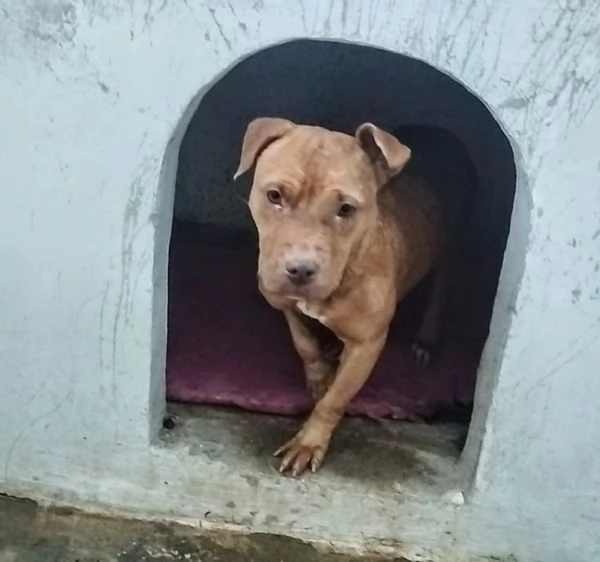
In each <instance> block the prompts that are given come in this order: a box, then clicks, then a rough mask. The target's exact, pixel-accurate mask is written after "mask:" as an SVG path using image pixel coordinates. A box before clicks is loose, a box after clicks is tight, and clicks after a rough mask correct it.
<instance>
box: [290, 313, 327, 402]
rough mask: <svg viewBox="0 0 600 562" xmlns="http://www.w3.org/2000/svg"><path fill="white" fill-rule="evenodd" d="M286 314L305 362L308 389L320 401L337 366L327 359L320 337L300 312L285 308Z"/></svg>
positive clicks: (298, 349)
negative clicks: (317, 336) (311, 329)
mask: <svg viewBox="0 0 600 562" xmlns="http://www.w3.org/2000/svg"><path fill="white" fill-rule="evenodd" d="M284 314H285V317H286V319H287V322H288V325H289V327H290V333H291V334H292V341H293V342H294V347H295V348H296V351H297V352H298V355H300V358H301V359H302V362H303V363H304V372H305V375H306V384H307V386H308V390H309V392H310V394H311V396H312V398H313V400H314V401H315V402H318V401H319V400H320V399H321V398H322V397H323V395H324V394H325V391H326V390H327V388H328V387H329V383H330V382H331V379H332V377H333V375H334V369H335V368H334V366H333V364H332V363H331V362H329V361H327V360H326V359H325V357H324V356H323V352H322V350H321V346H320V344H319V341H318V339H317V338H316V337H315V335H314V334H313V333H312V332H311V331H310V329H309V328H308V327H307V326H306V325H305V324H304V323H303V322H302V320H301V319H300V318H299V317H298V314H297V313H295V312H293V311H291V310H285V311H284Z"/></svg>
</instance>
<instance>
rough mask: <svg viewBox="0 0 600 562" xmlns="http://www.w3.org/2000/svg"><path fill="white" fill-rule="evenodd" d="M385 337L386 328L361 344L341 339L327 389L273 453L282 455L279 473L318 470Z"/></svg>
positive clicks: (297, 473)
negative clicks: (336, 364)
mask: <svg viewBox="0 0 600 562" xmlns="http://www.w3.org/2000/svg"><path fill="white" fill-rule="evenodd" d="M386 338H387V329H386V330H385V332H384V333H380V334H378V335H376V336H373V337H370V338H368V339H365V340H362V341H354V340H344V344H345V345H344V350H343V352H342V355H341V358H340V366H339V369H338V371H337V374H336V376H335V379H334V380H333V382H332V383H331V386H330V387H329V389H328V390H327V392H326V393H325V395H324V396H323V398H322V399H321V400H319V402H318V403H317V404H316V406H315V408H314V409H313V411H312V413H311V415H310V417H309V419H308V421H307V422H306V423H305V424H304V426H303V428H302V429H301V430H300V431H299V432H298V433H297V434H296V436H295V437H294V438H293V439H292V440H291V441H289V442H288V443H286V444H285V445H284V446H283V447H281V448H280V449H279V450H278V451H277V452H276V453H275V456H281V455H283V459H282V461H281V465H280V468H279V471H280V472H286V471H290V472H291V474H292V476H298V475H300V474H302V473H303V472H304V471H305V470H306V468H308V467H310V469H311V470H312V471H313V472H315V471H316V470H317V469H318V468H319V466H320V465H321V463H322V462H323V458H324V457H325V454H326V453H327V449H328V447H329V441H330V439H331V436H332V434H333V432H334V430H335V428H336V427H337V426H338V424H339V423H340V421H341V419H342V417H343V416H344V413H345V411H346V408H347V406H348V404H349V403H350V401H351V400H352V399H353V398H354V396H356V394H357V393H358V391H359V390H360V389H361V388H362V386H363V385H364V383H365V382H366V380H367V379H368V378H369V375H370V374H371V371H372V370H373V367H374V366H375V363H376V361H377V359H378V358H379V355H380V353H381V350H382V349H383V346H384V344H385V340H386Z"/></svg>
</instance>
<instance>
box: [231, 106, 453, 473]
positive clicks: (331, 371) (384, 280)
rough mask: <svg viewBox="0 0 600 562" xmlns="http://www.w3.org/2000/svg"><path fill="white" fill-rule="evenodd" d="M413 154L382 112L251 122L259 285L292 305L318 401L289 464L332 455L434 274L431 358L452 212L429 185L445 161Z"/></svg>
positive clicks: (275, 301) (311, 465)
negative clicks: (337, 123)
mask: <svg viewBox="0 0 600 562" xmlns="http://www.w3.org/2000/svg"><path fill="white" fill-rule="evenodd" d="M410 160H411V149H410V148H409V147H408V146H406V145H405V144H403V143H401V142H400V141H399V140H398V139H397V138H396V137H395V136H393V135H392V134H390V133H388V132H386V131H384V130H383V129H381V128H379V127H377V126H376V125H374V124H372V123H364V124H362V125H360V126H359V127H358V128H357V129H356V132H355V134H354V135H353V136H352V135H348V134H345V133H341V132H336V131H331V130H328V129H325V128H322V127H318V126H310V125H299V124H296V123H293V122H291V121H289V120H287V119H282V118H275V117H260V118H257V119H254V120H253V121H251V122H250V123H249V124H248V126H247V128H246V132H245V135H244V139H243V142H242V149H241V155H240V161H239V167H238V169H237V171H236V173H235V176H234V179H237V178H238V177H239V176H241V175H242V174H244V173H245V172H247V171H248V170H250V169H251V168H252V167H254V178H253V183H252V188H251V190H250V196H249V201H248V203H249V207H250V213H251V215H252V218H253V220H254V223H255V225H256V228H257V231H258V240H259V258H258V284H259V290H260V292H261V293H262V295H263V296H264V298H265V299H266V300H267V302H268V303H269V304H270V305H271V306H272V307H274V308H275V309H278V310H280V311H282V312H283V314H284V315H285V318H286V320H287V323H288V325H289V330H290V332H291V336H292V340H293V344H294V347H295V349H296V350H297V352H298V354H299V355H300V357H301V359H302V361H303V364H304V371H305V375H306V382H307V385H308V389H309V391H310V393H311V395H312V398H313V400H314V408H313V410H312V412H311V415H310V417H309V418H308V420H307V421H306V423H305V424H304V425H303V427H302V428H301V429H300V431H299V432H298V433H297V434H296V435H295V436H294V437H293V438H292V439H291V440H290V441H288V442H287V443H286V444H285V445H283V446H282V447H281V448H280V449H279V450H278V451H276V452H275V456H277V457H282V460H281V464H280V468H279V470H280V472H282V473H291V475H292V476H294V477H296V476H299V475H301V474H302V473H303V472H305V471H306V470H307V469H310V470H311V471H312V472H315V471H316V470H317V469H318V468H319V467H320V466H321V464H322V462H323V459H324V457H325V455H326V452H327V450H328V447H329V443H330V440H331V437H332V435H333V433H334V431H335V429H336V427H337V425H338V424H339V423H340V421H341V419H342V418H343V416H344V413H345V411H346V408H347V406H348V404H349V403H350V401H351V400H352V399H353V398H354V396H355V395H356V394H357V393H358V392H359V390H360V389H361V387H362V386H363V385H364V383H365V382H366V381H367V379H368V377H369V375H370V374H371V372H372V370H373V368H374V366H375V364H376V362H377V360H378V358H379V355H380V353H381V351H382V350H383V348H384V345H385V343H386V339H387V335H388V330H389V326H390V322H391V321H392V318H393V316H394V314H395V311H396V307H397V304H398V303H399V302H400V301H402V300H403V299H404V297H405V296H406V295H407V294H408V293H409V292H410V291H411V290H412V289H413V288H414V287H415V286H416V285H417V284H418V283H419V282H420V281H421V280H423V279H424V278H425V277H426V276H428V275H429V274H431V277H432V286H431V293H430V298H429V301H428V305H427V306H426V309H425V311H424V314H423V320H422V323H421V325H420V328H419V330H418V334H417V338H416V342H415V345H414V346H413V352H414V357H415V359H416V361H417V362H419V363H427V361H428V359H429V352H430V350H431V348H432V347H433V346H434V345H435V344H436V342H437V338H438V331H439V323H440V313H441V309H442V305H443V301H444V295H445V291H446V285H447V274H446V264H447V256H448V251H447V238H448V236H447V223H446V221H445V218H444V214H443V212H442V205H441V203H440V199H439V198H438V197H437V196H436V194H435V189H431V188H430V186H428V185H427V176H428V175H429V176H431V174H430V173H428V172H427V170H428V167H429V171H431V169H432V166H435V165H436V163H435V162H429V163H425V165H424V166H421V168H422V170H425V173H420V172H419V170H412V169H410V167H409V166H407V165H408V164H409V161H410ZM440 179H441V183H443V182H444V178H443V177H442V178H440ZM438 183H440V182H439V181H438ZM315 323H316V324H321V325H322V326H324V327H326V328H327V329H328V330H330V331H331V332H333V333H334V334H335V336H336V338H337V340H338V341H339V342H340V347H339V349H338V350H334V352H331V348H329V349H328V348H326V347H324V346H323V345H322V342H321V339H320V338H319V337H318V336H317V333H316V331H315V329H314V324H315Z"/></svg>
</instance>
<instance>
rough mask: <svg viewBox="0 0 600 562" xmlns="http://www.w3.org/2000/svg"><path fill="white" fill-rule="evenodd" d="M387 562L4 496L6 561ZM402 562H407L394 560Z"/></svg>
mask: <svg viewBox="0 0 600 562" xmlns="http://www.w3.org/2000/svg"><path fill="white" fill-rule="evenodd" d="M178 560H181V561H188V562H238V561H239V562H317V561H319V562H361V561H362V562H369V561H371V562H383V561H384V559H383V558H373V557H368V558H357V557H353V556H349V555H347V554H335V553H328V552H325V551H319V550H317V549H316V548H315V547H313V546H311V545H308V544H306V543H303V542H301V541H297V540H294V539H288V538H284V537H279V536H275V535H236V534H231V533H223V532H219V533H207V532H203V531H200V530H198V529H194V528H190V527H182V526H178V525H165V524H161V523H150V522H141V521H131V520H121V519H111V518H104V517H99V516H92V515H86V514H83V513H80V512H76V511H73V510H66V509H52V508H43V507H40V506H38V505H36V504H35V503H34V502H31V501H27V500H17V499H14V498H9V497H6V496H0V562H113V561H115V562H146V561H155V562H173V561H178ZM388 560H395V561H396V562H401V560H402V559H400V558H395V559H388Z"/></svg>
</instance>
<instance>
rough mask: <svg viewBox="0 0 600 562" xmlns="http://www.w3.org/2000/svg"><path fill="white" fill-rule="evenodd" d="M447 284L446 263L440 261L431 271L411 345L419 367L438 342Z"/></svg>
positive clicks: (427, 358) (428, 358)
mask: <svg viewBox="0 0 600 562" xmlns="http://www.w3.org/2000/svg"><path fill="white" fill-rule="evenodd" d="M447 286H448V266H447V265H446V263H440V265H439V266H438V267H437V268H436V269H435V270H434V272H433V279H432V286H431V290H430V294H429V298H428V300H427V304H426V306H425V311H424V313H423V318H422V319H421V325H420V326H419V330H418V332H417V337H416V339H415V342H414V343H413V346H412V355H413V360H414V362H415V363H416V364H417V365H418V366H420V367H427V365H428V364H429V361H430V360H431V358H432V355H433V353H434V351H435V348H436V346H437V344H438V342H439V338H440V321H441V316H442V310H443V308H444V304H445V301H446V291H447Z"/></svg>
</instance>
